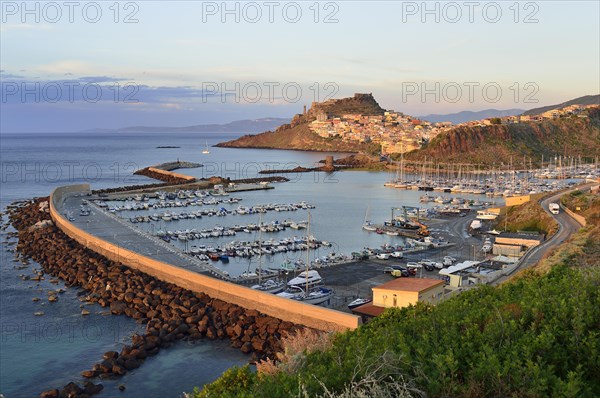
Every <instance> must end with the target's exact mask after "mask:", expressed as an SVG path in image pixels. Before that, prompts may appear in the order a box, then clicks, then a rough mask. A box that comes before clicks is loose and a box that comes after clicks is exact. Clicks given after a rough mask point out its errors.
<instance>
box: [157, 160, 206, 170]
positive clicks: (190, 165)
mask: <svg viewBox="0 0 600 398" xmlns="http://www.w3.org/2000/svg"><path fill="white" fill-rule="evenodd" d="M150 167H152V168H155V169H160V170H165V171H173V170H177V169H196V168H198V167H204V166H203V165H202V164H200V163H194V162H182V161H180V160H176V161H174V162H166V163H160V164H156V165H154V166H150Z"/></svg>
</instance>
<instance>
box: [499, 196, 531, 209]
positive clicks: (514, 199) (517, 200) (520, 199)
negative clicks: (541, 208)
mask: <svg viewBox="0 0 600 398" xmlns="http://www.w3.org/2000/svg"><path fill="white" fill-rule="evenodd" d="M530 200H531V196H530V195H522V196H509V197H507V198H505V199H504V202H505V204H506V206H507V207H508V206H518V205H522V204H523V203H526V202H529V201H530Z"/></svg>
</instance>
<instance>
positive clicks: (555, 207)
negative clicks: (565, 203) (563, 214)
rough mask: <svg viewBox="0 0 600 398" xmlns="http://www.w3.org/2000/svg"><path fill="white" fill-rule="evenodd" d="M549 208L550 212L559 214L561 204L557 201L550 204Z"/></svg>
mask: <svg viewBox="0 0 600 398" xmlns="http://www.w3.org/2000/svg"><path fill="white" fill-rule="evenodd" d="M548 208H549V209H550V213H552V214H558V213H559V211H560V206H559V205H558V203H556V202H552V203H550V206H548Z"/></svg>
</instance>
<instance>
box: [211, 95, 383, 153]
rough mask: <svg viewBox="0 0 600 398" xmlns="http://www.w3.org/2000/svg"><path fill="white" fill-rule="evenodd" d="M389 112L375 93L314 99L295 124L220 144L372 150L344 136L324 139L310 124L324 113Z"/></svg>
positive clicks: (335, 150) (323, 149) (343, 150)
mask: <svg viewBox="0 0 600 398" xmlns="http://www.w3.org/2000/svg"><path fill="white" fill-rule="evenodd" d="M384 112H385V110H384V109H383V108H381V107H380V106H379V104H378V103H377V101H375V98H373V95H372V94H355V95H354V97H350V98H343V99H338V100H334V99H331V100H327V101H325V102H320V103H319V102H313V104H312V106H311V108H310V109H309V110H308V111H307V112H306V113H305V114H298V115H296V116H294V118H293V119H292V121H291V123H289V124H284V125H281V126H279V127H278V128H277V129H276V130H275V131H274V132H273V131H267V132H264V133H261V134H257V135H245V136H243V137H240V138H238V139H236V140H232V141H227V142H222V143H219V144H217V146H218V147H225V148H269V149H296V150H304V151H327V152H360V151H369V150H372V148H371V147H370V145H368V144H358V143H349V142H345V141H342V140H340V139H331V138H323V137H320V136H319V135H317V134H315V133H313V132H312V131H310V129H309V128H308V124H309V123H310V122H312V121H314V120H316V119H317V117H318V116H319V115H321V114H325V115H327V116H328V117H337V116H341V115H344V114H349V113H355V114H362V115H382V114H383V113H384Z"/></svg>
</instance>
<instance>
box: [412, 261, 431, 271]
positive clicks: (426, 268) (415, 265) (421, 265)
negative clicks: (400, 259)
mask: <svg viewBox="0 0 600 398" xmlns="http://www.w3.org/2000/svg"><path fill="white" fill-rule="evenodd" d="M406 266H407V267H409V268H411V267H414V268H421V267H423V268H425V270H427V271H430V272H431V271H433V270H434V269H435V267H434V266H433V264H429V263H428V264H421V263H415V262H412V261H409V262H408V263H406Z"/></svg>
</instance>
